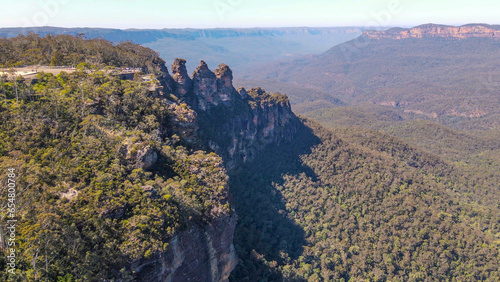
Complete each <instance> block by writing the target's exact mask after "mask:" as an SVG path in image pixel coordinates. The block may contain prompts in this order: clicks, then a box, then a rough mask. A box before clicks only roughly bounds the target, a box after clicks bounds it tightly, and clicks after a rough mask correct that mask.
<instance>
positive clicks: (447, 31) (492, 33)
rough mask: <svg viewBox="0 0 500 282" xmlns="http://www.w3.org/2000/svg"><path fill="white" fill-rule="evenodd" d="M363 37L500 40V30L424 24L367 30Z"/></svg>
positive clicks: (483, 26)
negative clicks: (382, 29) (384, 29)
mask: <svg viewBox="0 0 500 282" xmlns="http://www.w3.org/2000/svg"><path fill="white" fill-rule="evenodd" d="M363 35H364V36H365V37H367V38H370V39H406V38H428V37H441V38H458V39H465V38H473V37H479V38H497V39H500V28H499V27H498V26H491V25H486V24H468V25H464V26H446V25H436V24H425V25H421V26H417V27H414V28H408V29H406V28H391V29H389V30H386V31H373V30H368V31H365V32H363Z"/></svg>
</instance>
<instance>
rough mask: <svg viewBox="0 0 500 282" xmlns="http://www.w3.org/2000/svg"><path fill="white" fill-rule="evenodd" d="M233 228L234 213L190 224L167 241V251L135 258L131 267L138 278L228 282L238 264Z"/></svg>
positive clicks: (157, 281)
mask: <svg viewBox="0 0 500 282" xmlns="http://www.w3.org/2000/svg"><path fill="white" fill-rule="evenodd" d="M235 227H236V215H235V214H232V215H228V216H224V217H220V218H217V219H215V220H214V221H212V222H210V223H209V224H207V225H204V226H194V227H191V228H190V229H189V230H187V231H184V232H180V233H179V234H177V235H176V236H175V237H174V238H172V239H171V240H170V242H169V246H168V250H167V252H165V253H159V254H156V256H155V258H154V259H149V260H140V261H136V262H135V263H134V264H133V265H132V269H133V270H134V271H135V272H136V273H139V281H148V282H160V281H161V282H163V281H165V282H170V281H172V282H176V281H193V282H198V281H207V282H209V281H227V280H228V278H229V275H230V273H231V271H232V270H233V269H234V267H235V266H236V263H237V257H236V251H235V249H234V246H233V234H234V229H235Z"/></svg>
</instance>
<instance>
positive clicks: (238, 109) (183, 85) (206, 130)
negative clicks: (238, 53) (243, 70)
mask: <svg viewBox="0 0 500 282" xmlns="http://www.w3.org/2000/svg"><path fill="white" fill-rule="evenodd" d="M185 64H186V61H185V60H183V59H176V60H175V62H174V64H173V65H172V73H173V76H174V78H173V80H174V81H175V84H176V85H175V86H174V87H173V88H174V89H176V90H175V95H176V96H177V97H178V98H179V99H181V101H183V102H185V103H187V104H188V105H189V106H190V107H191V108H192V109H194V110H195V111H196V113H197V120H198V124H199V127H200V131H201V134H200V137H201V138H202V139H203V141H204V143H205V144H206V145H208V146H209V147H210V149H212V150H214V151H215V152H216V153H217V154H218V155H220V156H221V157H222V158H223V159H224V162H225V166H226V168H228V169H232V168H234V167H235V166H236V165H237V164H238V163H243V162H246V161H248V160H251V159H253V158H254V157H255V155H256V152H257V151H259V150H261V149H263V148H264V147H265V146H267V145H268V144H270V143H280V142H281V141H282V140H287V139H290V138H291V137H292V136H293V134H294V133H295V132H296V126H294V124H293V120H294V119H295V115H294V114H293V113H292V110H291V107H290V103H289V101H288V98H287V97H286V96H285V95H281V94H274V95H271V94H268V93H266V92H265V91H264V90H263V89H260V88H254V89H252V90H250V91H246V90H245V89H244V88H239V89H238V90H236V89H235V88H234V86H233V73H232V71H231V69H230V68H229V67H228V66H227V65H225V64H221V65H219V67H218V68H217V69H216V70H215V72H212V71H211V70H210V69H209V68H208V66H207V64H206V63H205V62H204V61H201V62H200V65H199V66H198V67H197V68H196V70H195V71H194V72H193V75H192V76H191V77H187V71H186V66H185Z"/></svg>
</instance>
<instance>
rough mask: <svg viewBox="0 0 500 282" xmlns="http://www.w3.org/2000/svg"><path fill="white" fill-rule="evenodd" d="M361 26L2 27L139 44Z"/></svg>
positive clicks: (6, 33) (8, 33) (0, 32)
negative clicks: (166, 40)
mask: <svg viewBox="0 0 500 282" xmlns="http://www.w3.org/2000/svg"><path fill="white" fill-rule="evenodd" d="M359 30H360V28H359V27H332V28H331V27H283V28H206V29H196V28H164V29H113V28H93V27H77V28H64V27H53V26H43V27H28V28H22V27H13V28H0V37H7V38H10V37H15V36H17V35H19V34H24V35H26V34H28V33H30V32H33V33H36V34H39V35H41V36H45V35H48V34H53V35H58V34H69V35H78V34H84V35H85V36H86V37H88V38H96V37H103V38H105V39H107V40H109V41H113V42H119V41H127V40H132V41H134V43H137V44H144V43H150V42H154V41H156V40H158V39H161V38H174V39H179V40H195V39H197V38H216V39H219V38H226V37H243V36H249V37H257V36H283V35H291V34H310V35H319V34H323V35H325V34H333V33H340V32H345V33H357V32H359Z"/></svg>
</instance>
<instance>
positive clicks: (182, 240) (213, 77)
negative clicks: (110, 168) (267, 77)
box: [131, 59, 298, 281]
mask: <svg viewBox="0 0 500 282" xmlns="http://www.w3.org/2000/svg"><path fill="white" fill-rule="evenodd" d="M159 79H160V80H163V81H160V83H161V84H162V89H163V90H164V92H163V93H161V95H163V96H164V97H168V96H169V94H170V93H168V92H171V93H172V94H174V95H175V96H176V97H177V99H175V98H174V101H172V100H169V99H165V103H167V104H169V108H170V110H171V111H172V112H173V115H172V118H171V120H170V122H171V125H172V131H173V133H174V134H177V135H179V136H180V137H181V139H182V140H187V141H188V143H191V145H193V146H194V147H199V146H200V144H199V140H201V142H202V143H203V144H204V146H205V148H206V147H209V148H210V149H211V150H213V151H215V152H216V153H217V154H218V155H219V156H221V157H222V159H223V160H224V165H225V167H226V168H228V169H232V168H235V167H236V166H237V165H238V164H241V163H244V162H246V161H248V160H251V159H253V158H254V157H255V156H256V155H257V153H258V151H259V150H262V149H263V148H264V147H266V146H268V145H269V144H271V143H274V144H276V143H280V142H283V141H285V140H289V139H291V138H292V137H293V135H294V134H295V133H296V132H297V130H298V123H296V122H295V120H296V117H295V115H294V114H293V113H292V111H291V107H290V103H289V101H288V98H287V97H286V96H285V95H281V94H279V93H277V94H272V95H271V94H269V93H266V92H265V91H264V90H263V89H261V88H252V89H251V90H249V91H247V90H245V89H244V88H239V89H238V90H236V89H235V88H234V86H233V83H232V80H233V74H232V71H231V69H230V68H229V67H228V66H227V65H224V64H221V65H219V67H218V68H217V69H216V70H215V72H212V71H211V70H210V69H209V68H208V66H207V64H206V63H205V62H203V61H202V62H201V63H200V65H199V66H198V67H197V68H196V70H195V71H194V72H193V75H192V76H191V77H189V76H188V75H187V70H186V61H185V60H183V59H176V60H175V62H174V63H173V64H172V76H170V75H169V74H168V71H167V70H165V71H164V74H163V75H162V76H160V78H159ZM202 146H203V145H202ZM137 159H138V163H140V164H141V167H143V168H144V169H148V168H149V167H150V165H151V164H152V163H154V162H156V161H157V160H156V158H155V157H154V155H153V154H152V152H150V150H148V148H144V149H143V150H142V151H140V152H138V154H137ZM139 160H140V161H139ZM143 189H144V191H148V192H149V191H150V190H149V187H147V186H144V187H143ZM153 192H154V191H152V190H151V194H152V196H154V195H153V194H154V193H153ZM235 227H236V214H234V213H230V214H227V213H220V214H218V213H215V214H214V216H213V218H212V219H210V220H208V221H207V222H205V223H204V224H200V225H196V226H191V227H190V228H188V229H187V230H185V231H181V232H178V233H177V234H176V236H174V237H173V238H172V239H171V240H170V241H169V246H168V248H167V251H166V252H164V253H157V254H154V257H153V258H149V259H141V260H139V261H135V262H134V263H133V264H132V266H131V268H132V270H134V271H135V273H136V274H137V277H139V279H140V280H141V281H227V280H228V278H229V275H230V273H231V271H232V270H233V269H234V267H235V266H236V264H237V257H236V252H235V250H234V246H233V235H234V229H235Z"/></svg>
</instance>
